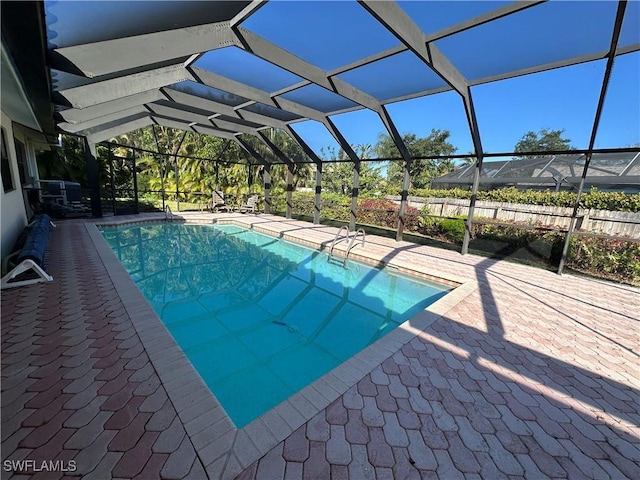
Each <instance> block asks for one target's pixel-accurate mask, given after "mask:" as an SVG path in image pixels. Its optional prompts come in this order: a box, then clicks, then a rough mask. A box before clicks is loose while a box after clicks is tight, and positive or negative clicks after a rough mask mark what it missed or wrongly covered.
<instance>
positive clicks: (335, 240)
mask: <svg viewBox="0 0 640 480" xmlns="http://www.w3.org/2000/svg"><path fill="white" fill-rule="evenodd" d="M343 228H344V229H346V230H347V235H346V236H345V237H341V238H338V237H340V233H342V229H343ZM348 239H349V227H348V226H346V225H343V226H341V227H340V230H338V233H336V236H335V237H334V238H333V242H331V248H330V249H329V258H331V257H332V256H333V247H335V246H336V244H338V243H340V242H343V241H345V240H348Z"/></svg>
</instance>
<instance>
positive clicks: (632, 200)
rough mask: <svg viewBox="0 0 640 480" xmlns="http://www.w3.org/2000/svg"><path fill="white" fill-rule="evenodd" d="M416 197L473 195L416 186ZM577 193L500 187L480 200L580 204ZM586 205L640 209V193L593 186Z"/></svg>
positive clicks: (584, 200)
mask: <svg viewBox="0 0 640 480" xmlns="http://www.w3.org/2000/svg"><path fill="white" fill-rule="evenodd" d="M409 194H410V195H414V196H416V197H423V198H429V197H436V198H462V199H469V198H471V192H470V191H469V190H463V189H461V188H451V189H442V190H435V189H428V188H423V189H415V190H411V191H409ZM576 196H577V194H576V193H575V192H552V191H549V190H545V191H538V190H518V189H517V188H515V187H509V188H500V189H496V190H488V191H484V190H481V191H479V192H478V197H477V199H478V200H485V201H489V202H506V203H524V204H529V205H546V206H551V207H570V208H571V207H573V206H574V205H575V203H576ZM580 206H581V207H582V208H594V209H597V210H612V211H618V212H640V194H637V193H636V194H627V193H622V192H601V191H599V190H598V189H596V188H592V189H591V191H589V192H584V193H583V194H582V195H581V196H580Z"/></svg>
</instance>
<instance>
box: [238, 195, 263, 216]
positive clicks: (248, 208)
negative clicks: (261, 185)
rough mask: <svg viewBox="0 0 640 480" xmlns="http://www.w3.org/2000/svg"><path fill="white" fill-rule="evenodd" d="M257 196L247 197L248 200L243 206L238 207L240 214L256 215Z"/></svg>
mask: <svg viewBox="0 0 640 480" xmlns="http://www.w3.org/2000/svg"><path fill="white" fill-rule="evenodd" d="M258 198H259V197H258V195H256V194H253V195H249V198H247V201H246V203H245V204H243V205H240V210H239V211H240V213H246V212H251V213H256V208H257V206H258Z"/></svg>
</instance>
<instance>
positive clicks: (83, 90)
mask: <svg viewBox="0 0 640 480" xmlns="http://www.w3.org/2000/svg"><path fill="white" fill-rule="evenodd" d="M184 80H194V78H193V77H192V76H191V74H190V73H189V72H188V71H187V70H186V69H185V68H184V67H183V66H182V65H173V66H170V67H162V68H158V69H154V70H149V71H146V72H142V73H135V74H132V75H125V76H122V77H116V78H112V79H109V80H103V81H102V82H96V83H90V84H88V85H81V86H79V87H75V88H69V89H66V90H61V91H60V92H58V93H60V94H61V95H62V96H63V97H64V98H65V99H66V100H67V101H69V102H70V103H71V105H72V106H73V107H74V108H85V107H90V106H93V105H97V104H99V103H104V102H108V101H111V100H117V99H120V98H122V97H128V96H130V95H135V94H138V93H141V92H146V91H148V90H152V89H154V88H160V87H165V86H167V85H172V84H174V83H178V82H182V81H184Z"/></svg>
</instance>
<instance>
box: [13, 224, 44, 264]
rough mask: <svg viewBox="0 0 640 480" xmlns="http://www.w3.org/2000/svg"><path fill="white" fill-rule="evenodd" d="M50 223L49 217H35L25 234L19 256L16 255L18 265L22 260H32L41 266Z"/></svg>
mask: <svg viewBox="0 0 640 480" xmlns="http://www.w3.org/2000/svg"><path fill="white" fill-rule="evenodd" d="M50 221H51V220H50V218H49V215H44V214H43V215H39V216H38V217H36V220H35V222H34V223H33V225H31V227H29V231H28V232H27V238H26V240H25V242H24V246H23V247H22V250H21V251H20V255H18V263H21V262H22V261H24V260H33V261H34V262H36V263H37V264H38V265H40V266H42V263H43V261H44V252H45V250H46V248H47V243H48V241H49V228H50V223H49V222H50Z"/></svg>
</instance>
